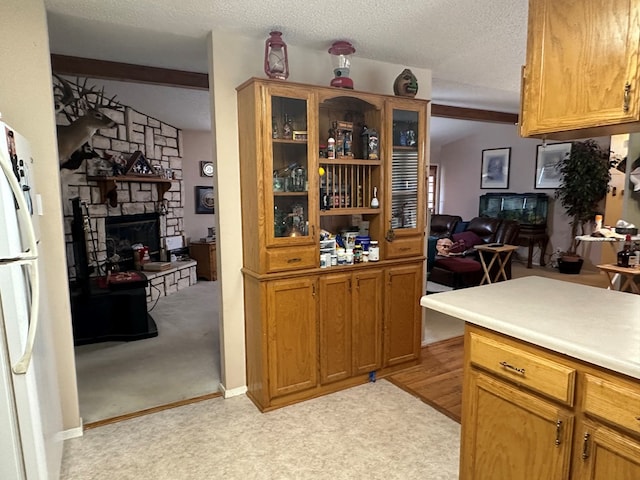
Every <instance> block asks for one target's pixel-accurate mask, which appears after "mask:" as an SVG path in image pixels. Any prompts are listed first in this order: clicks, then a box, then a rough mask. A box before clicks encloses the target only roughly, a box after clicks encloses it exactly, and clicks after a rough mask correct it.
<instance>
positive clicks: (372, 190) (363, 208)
mask: <svg viewBox="0 0 640 480" xmlns="http://www.w3.org/2000/svg"><path fill="white" fill-rule="evenodd" d="M380 170H381V169H380V165H379V164H369V165H367V164H363V165H361V164H344V163H340V164H324V163H323V162H321V167H320V170H319V173H320V182H319V189H320V210H321V215H344V213H342V211H345V210H349V211H351V212H354V213H355V210H357V213H362V212H367V213H372V214H373V213H379V206H380V204H379V200H378V185H379V184H380Z"/></svg>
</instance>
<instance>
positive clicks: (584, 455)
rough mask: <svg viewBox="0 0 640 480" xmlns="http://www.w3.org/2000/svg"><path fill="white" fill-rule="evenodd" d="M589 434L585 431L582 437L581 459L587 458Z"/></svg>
mask: <svg viewBox="0 0 640 480" xmlns="http://www.w3.org/2000/svg"><path fill="white" fill-rule="evenodd" d="M589 436H590V435H589V434H588V433H585V434H584V438H583V439H582V459H583V460H586V459H587V458H589Z"/></svg>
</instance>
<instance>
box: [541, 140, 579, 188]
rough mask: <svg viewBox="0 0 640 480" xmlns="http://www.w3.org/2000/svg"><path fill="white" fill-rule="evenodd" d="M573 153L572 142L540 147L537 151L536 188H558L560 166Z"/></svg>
mask: <svg viewBox="0 0 640 480" xmlns="http://www.w3.org/2000/svg"><path fill="white" fill-rule="evenodd" d="M569 152H571V142H568V143H552V144H550V145H549V144H547V145H538V148H537V151H536V179H535V184H534V188H558V187H559V186H560V170H559V169H558V164H559V163H560V161H561V160H562V159H564V158H565V157H566V156H567V154H568V153H569Z"/></svg>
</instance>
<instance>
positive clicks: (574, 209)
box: [555, 139, 612, 274]
mask: <svg viewBox="0 0 640 480" xmlns="http://www.w3.org/2000/svg"><path fill="white" fill-rule="evenodd" d="M611 166H612V163H611V160H610V157H609V151H608V150H606V149H603V148H602V147H601V146H600V145H599V144H598V143H597V142H596V141H594V140H591V139H589V140H585V141H581V142H573V143H572V144H571V151H570V152H569V153H567V154H566V156H565V157H564V158H563V159H562V160H560V162H559V163H558V166H557V169H558V172H559V174H560V186H559V187H558V189H557V190H556V193H555V197H556V198H557V199H559V200H560V203H561V204H562V206H563V207H564V208H565V210H566V212H567V215H569V216H570V217H571V218H572V220H571V243H570V245H569V248H568V250H567V251H566V252H564V253H563V255H562V256H561V257H560V259H559V261H558V266H559V268H560V271H561V272H563V273H576V274H577V273H580V269H581V268H582V263H583V259H582V258H581V257H580V256H579V255H578V254H577V253H576V248H577V242H576V236H577V235H578V231H580V234H581V235H584V233H585V228H584V226H585V224H586V223H587V222H591V220H592V219H593V218H594V216H595V215H596V213H597V210H598V204H599V203H600V201H602V199H603V198H605V196H606V195H607V192H608V191H609V182H610V181H611V173H610V171H609V169H610V168H611Z"/></svg>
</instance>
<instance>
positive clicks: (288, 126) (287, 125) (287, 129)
mask: <svg viewBox="0 0 640 480" xmlns="http://www.w3.org/2000/svg"><path fill="white" fill-rule="evenodd" d="M282 138H284V139H286V140H291V139H292V138H293V122H292V120H291V117H290V116H289V115H288V114H286V113H285V114H284V125H282Z"/></svg>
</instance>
